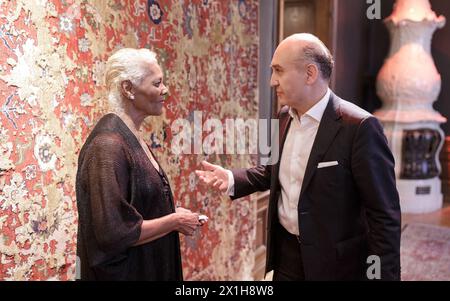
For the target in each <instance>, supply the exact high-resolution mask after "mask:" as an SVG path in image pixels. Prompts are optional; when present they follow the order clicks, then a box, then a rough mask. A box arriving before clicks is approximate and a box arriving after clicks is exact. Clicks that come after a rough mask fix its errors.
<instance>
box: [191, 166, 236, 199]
mask: <svg viewBox="0 0 450 301" xmlns="http://www.w3.org/2000/svg"><path fill="white" fill-rule="evenodd" d="M202 167H203V170H196V171H195V174H196V175H197V176H198V177H199V179H200V181H201V182H202V183H203V184H206V185H208V187H212V188H214V189H216V190H219V191H220V192H226V191H227V189H228V173H227V171H226V169H224V168H223V167H221V166H219V165H214V164H211V163H209V162H207V161H202Z"/></svg>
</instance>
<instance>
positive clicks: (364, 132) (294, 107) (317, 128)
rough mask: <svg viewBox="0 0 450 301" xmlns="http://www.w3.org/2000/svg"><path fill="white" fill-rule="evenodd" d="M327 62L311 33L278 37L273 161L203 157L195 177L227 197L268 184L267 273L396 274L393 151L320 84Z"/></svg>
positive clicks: (372, 121) (372, 122)
mask: <svg viewBox="0 0 450 301" xmlns="http://www.w3.org/2000/svg"><path fill="white" fill-rule="evenodd" d="M333 64H334V63H333V58H332V56H331V54H330V52H329V50H328V49H327V48H326V46H325V45H324V44H323V43H322V42H321V41H320V40H319V39H318V38H316V37H315V36H313V35H310V34H295V35H293V36H290V37H288V38H286V39H285V40H283V41H282V42H281V43H280V45H279V46H278V48H277V49H276V51H275V53H274V56H273V59H272V64H271V67H272V71H273V72H272V78H271V86H272V87H274V88H275V89H276V92H277V96H278V100H279V102H280V104H281V105H283V107H282V109H281V111H280V112H279V115H278V118H279V121H280V154H281V155H280V160H279V161H278V162H276V163H274V164H273V165H266V166H258V167H254V168H250V169H236V170H232V171H229V170H226V169H224V168H222V167H220V166H218V165H213V164H210V163H208V162H206V161H204V162H202V164H203V167H204V170H202V171H200V170H199V171H197V175H198V176H199V178H200V180H201V181H202V182H204V183H206V184H208V185H210V186H212V187H214V188H217V189H219V190H221V191H223V192H225V191H227V192H228V194H229V195H230V196H231V197H232V199H236V198H240V197H243V196H246V195H248V194H251V193H253V192H255V191H264V190H267V189H270V200H269V212H268V229H267V230H268V247H267V262H266V272H268V271H271V270H274V280H364V279H373V278H375V279H381V280H399V279H400V227H401V221H400V219H401V214H400V205H399V198H398V193H397V189H396V185H395V175H394V158H393V156H392V153H391V151H390V150H389V148H388V144H387V140H386V138H385V136H384V134H383V129H382V127H381V125H380V123H379V122H378V120H377V119H376V118H375V117H373V116H372V115H371V114H369V113H368V112H366V111H364V110H362V109H360V108H359V107H357V106H355V105H353V104H351V103H349V102H347V101H345V100H342V99H340V98H339V97H337V96H336V95H335V94H334V93H333V92H332V91H331V90H330V89H329V88H328V84H329V80H330V76H331V72H332V69H333ZM372 255H375V256H372ZM372 264H375V265H378V266H373V265H372ZM368 269H369V271H368ZM377 269H378V274H377Z"/></svg>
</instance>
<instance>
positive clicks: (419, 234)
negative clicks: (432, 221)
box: [400, 223, 450, 281]
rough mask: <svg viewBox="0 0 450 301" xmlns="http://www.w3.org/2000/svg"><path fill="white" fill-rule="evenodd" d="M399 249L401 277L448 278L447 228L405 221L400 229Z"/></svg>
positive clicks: (449, 244) (449, 245)
mask: <svg viewBox="0 0 450 301" xmlns="http://www.w3.org/2000/svg"><path fill="white" fill-rule="evenodd" d="M400 252H401V268H402V280H404V281H417V280H419V281H420V280H423V281H436V280H438V281H439V280H440V281H444V280H447V281H449V280H450V228H446V227H439V226H434V225H426V224H418V223H412V224H408V225H406V226H405V227H404V228H403V231H402V240H401V248H400Z"/></svg>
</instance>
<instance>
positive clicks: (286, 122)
mask: <svg viewBox="0 0 450 301" xmlns="http://www.w3.org/2000/svg"><path fill="white" fill-rule="evenodd" d="M291 121H292V118H291V116H290V115H289V113H286V115H285V116H284V117H281V118H280V136H279V137H280V145H279V146H280V150H279V154H280V156H279V158H278V161H277V164H276V165H275V173H274V176H275V179H276V181H275V183H277V185H279V183H280V181H279V180H278V175H279V172H280V164H281V156H282V155H283V147H284V142H285V141H286V136H287V133H288V130H289V127H290V126H291Z"/></svg>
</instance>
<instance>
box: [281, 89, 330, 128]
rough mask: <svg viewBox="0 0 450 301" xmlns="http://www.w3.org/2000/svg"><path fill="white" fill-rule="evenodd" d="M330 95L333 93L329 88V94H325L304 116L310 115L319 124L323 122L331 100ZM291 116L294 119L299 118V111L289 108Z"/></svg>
mask: <svg viewBox="0 0 450 301" xmlns="http://www.w3.org/2000/svg"><path fill="white" fill-rule="evenodd" d="M330 94H331V91H330V89H329V88H328V89H327V93H325V95H324V97H322V98H321V99H320V100H319V101H318V102H317V103H316V104H315V105H314V106H312V108H310V109H309V110H308V111H307V112H306V113H305V114H303V116H304V115H308V116H309V117H311V118H313V119H314V120H316V121H317V122H320V121H321V120H322V116H323V113H324V112H325V109H326V108H327V104H328V101H329V100H330ZM289 115H291V117H292V118H294V119H296V118H299V116H298V114H297V111H296V110H295V109H294V108H292V107H291V108H289ZM300 117H301V116H300Z"/></svg>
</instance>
